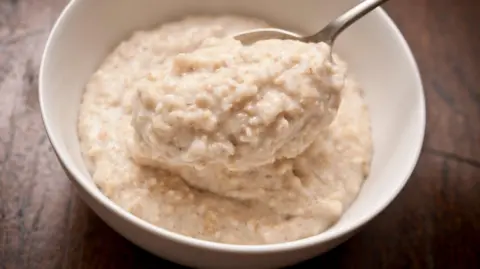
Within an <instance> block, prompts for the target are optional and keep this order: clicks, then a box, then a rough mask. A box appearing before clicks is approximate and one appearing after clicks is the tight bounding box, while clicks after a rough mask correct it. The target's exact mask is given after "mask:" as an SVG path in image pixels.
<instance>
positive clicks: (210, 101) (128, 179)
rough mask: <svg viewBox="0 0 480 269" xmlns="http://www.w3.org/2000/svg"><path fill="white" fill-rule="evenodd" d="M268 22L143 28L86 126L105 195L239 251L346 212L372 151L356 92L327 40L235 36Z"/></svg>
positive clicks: (94, 100)
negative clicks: (250, 41) (243, 40)
mask: <svg viewBox="0 0 480 269" xmlns="http://www.w3.org/2000/svg"><path fill="white" fill-rule="evenodd" d="M266 26H268V25H267V24H266V23H264V22H261V21H258V20H255V19H250V18H243V17H235V16H222V17H191V18H187V19H184V20H182V21H178V22H173V23H168V24H165V25H163V26H161V27H159V28H157V29H154V30H150V31H139V32H136V33H135V34H134V35H133V37H132V38H130V39H129V40H127V41H125V42H123V43H122V44H121V45H120V46H119V47H117V48H116V49H115V50H114V51H113V52H112V53H111V54H110V55H109V56H108V57H107V59H106V60H105V62H104V63H103V64H102V66H101V67H100V68H99V70H98V71H97V72H96V73H95V74H94V75H93V76H92V78H91V80H90V81H89V83H88V84H87V87H86V90H85V94H84V98H83V101H82V104H81V109H80V115H79V123H78V132H79V137H80V143H81V148H82V151H83V154H84V157H85V160H86V163H87V165H88V168H89V170H90V171H91V173H92V177H93V180H94V181H95V183H96V184H97V185H98V186H99V188H100V189H101V190H102V192H103V193H105V195H106V196H108V197H109V198H110V199H112V200H113V201H114V202H115V203H117V204H119V205H120V206H121V207H123V208H125V209H126V210H128V211H130V212H131V213H133V214H135V215H136V216H138V217H140V218H142V219H144V220H146V221H148V222H151V223H153V224H155V225H158V226H160V227H163V228H166V229H169V230H172V231H175V232H178V233H182V234H184V235H187V236H192V237H196V238H200V239H205V240H211V241H217V242H224V243H232V244H268V243H279V242H285V241H291V240H296V239H299V238H304V237H308V236H312V235H315V234H318V233H320V232H322V231H324V230H325V229H327V228H328V227H329V226H331V225H332V224H333V223H335V221H337V220H338V219H339V218H340V216H341V214H342V213H343V212H344V211H345V209H346V208H347V207H348V206H349V204H350V203H351V202H352V201H353V199H354V198H355V197H356V195H357V193H358V192H359V190H360V187H361V185H362V183H363V180H364V179H365V177H366V176H367V175H368V172H369V166H370V161H371V155H372V144H371V134H370V121H369V115H368V111H367V108H366V106H365V104H364V100H363V97H362V94H361V90H360V89H359V87H358V86H357V84H356V83H355V82H354V81H353V80H352V79H351V78H349V77H348V76H347V77H346V78H345V74H346V66H345V64H344V63H343V62H341V61H340V60H339V59H337V58H336V56H334V58H335V59H336V60H335V64H332V63H330V61H329V60H330V58H329V57H327V56H328V54H329V48H328V47H327V46H326V45H322V44H304V43H300V42H293V41H279V40H271V41H263V42H259V43H257V44H254V45H253V46H252V47H243V46H241V45H240V44H239V43H237V42H235V41H234V40H232V39H229V38H227V37H228V36H230V35H233V34H235V33H237V32H239V31H244V30H249V29H253V28H261V27H266ZM212 37H213V39H212ZM204 40H207V41H204ZM209 89H210V90H209ZM339 100H341V102H340V101H339ZM338 104H340V105H339V106H338ZM337 109H338V111H337ZM332 120H333V122H332V123H331V124H330V125H328V124H329V123H330V122H331V121H332Z"/></svg>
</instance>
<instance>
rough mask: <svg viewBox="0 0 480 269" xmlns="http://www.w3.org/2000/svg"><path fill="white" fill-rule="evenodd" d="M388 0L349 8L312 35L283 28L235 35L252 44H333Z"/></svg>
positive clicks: (250, 31)
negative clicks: (271, 42)
mask: <svg viewBox="0 0 480 269" xmlns="http://www.w3.org/2000/svg"><path fill="white" fill-rule="evenodd" d="M387 1H388V0H365V1H363V2H362V3H360V4H358V5H357V6H355V7H353V8H352V9H350V10H348V11H347V12H345V13H344V14H342V15H341V16H339V17H338V18H336V19H335V20H333V21H332V22H330V23H329V24H327V26H325V27H324V28H323V29H322V30H320V31H319V32H317V33H316V34H314V35H311V36H301V35H298V34H296V33H292V32H289V31H286V30H283V29H277V28H262V29H254V30H249V31H245V32H241V33H239V34H237V35H235V36H234V38H235V39H237V40H238V41H240V42H242V43H243V44H252V43H255V42H257V41H260V40H266V39H284V40H285V39H289V40H297V41H302V42H307V43H308V42H312V43H320V42H323V43H326V44H327V45H329V46H332V45H333V43H334V41H335V39H336V38H337V36H338V35H339V34H340V33H341V32H342V31H343V30H345V29H346V28H348V27H349V26H350V25H352V24H353V23H354V22H356V21H357V20H358V19H360V18H362V17H363V16H365V15H366V14H368V13H369V12H370V11H372V10H374V9H375V8H377V7H378V6H380V5H381V4H383V3H385V2H387Z"/></svg>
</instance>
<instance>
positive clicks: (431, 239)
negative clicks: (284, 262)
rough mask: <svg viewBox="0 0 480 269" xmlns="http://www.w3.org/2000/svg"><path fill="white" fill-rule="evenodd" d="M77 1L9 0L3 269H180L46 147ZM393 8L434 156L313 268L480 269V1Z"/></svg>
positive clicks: (2, 107)
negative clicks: (114, 225) (81, 191)
mask: <svg viewBox="0 0 480 269" xmlns="http://www.w3.org/2000/svg"><path fill="white" fill-rule="evenodd" d="M65 3H66V0H0V269H3V268H5V269H6V268H8V269H14V268H15V269H17V268H18V269H23V268H34V269H36V268H38V269H50V268H52V269H53V268H85V269H95V268H99V269H100V268H101V269H108V268H112V269H124V268H142V269H147V268H161V266H167V265H169V266H171V267H172V268H178V267H176V266H174V265H172V264H169V263H167V262H165V261H162V260H161V259H159V258H156V257H154V256H152V255H150V254H148V253H146V252H145V251H143V250H141V249H139V248H137V247H135V246H134V245H132V244H131V243H129V242H127V241H126V240H125V239H123V238H122V237H121V236H119V235H118V234H116V233H115V232H113V231H112V230H111V229H110V228H109V227H107V226H106V225H105V224H104V223H103V222H102V221H101V220H100V219H99V218H98V217H97V216H95V215H94V214H93V213H92V211H90V210H89V209H88V208H87V207H86V206H85V205H84V203H83V202H82V201H80V200H79V198H78V196H77V195H76V194H75V192H74V191H73V190H72V187H71V184H70V182H69V181H68V180H67V178H66V176H65V174H64V173H63V172H62V170H61V168H60V166H59V164H58V162H57V160H56V159H55V156H54V153H53V152H52V149H51V146H50V143H49V142H48V139H47V138H46V135H45V132H44V130H43V125H42V121H41V118H40V112H39V105H38V93H37V82H38V74H37V71H38V67H39V62H40V55H41V52H42V49H43V46H44V43H45V40H46V36H47V33H48V31H49V29H50V27H51V26H52V24H53V22H54V20H55V18H56V17H57V16H58V14H59V12H60V11H61V9H62V8H63V7H64V5H65ZM386 9H387V11H388V12H389V14H390V15H391V16H392V17H393V19H394V20H395V21H396V23H397V24H398V25H399V27H400V29H401V30H402V31H403V33H404V34H405V36H406V39H407V41H408V42H409V44H410V45H411V47H412V49H413V52H414V54H415V56H416V59H417V61H418V64H419V66H420V70H421V72H422V76H423V82H424V85H425V90H426V97H427V102H428V105H427V106H428V127H427V134H426V140H425V146H424V150H423V154H422V156H421V158H420V162H419V164H418V166H417V168H416V170H415V172H414V175H413V176H412V178H411V180H410V181H409V183H408V185H407V186H406V188H405V189H404V190H403V192H402V193H401V194H400V196H399V197H398V198H397V199H396V200H395V201H394V202H393V203H392V204H391V205H390V206H389V207H388V208H387V210H385V211H384V212H383V213H382V214H380V215H379V216H378V217H377V218H376V219H375V220H374V221H372V222H371V223H370V224H368V225H367V226H366V227H365V228H364V229H363V230H362V231H361V232H360V233H359V234H358V235H356V236H355V237H353V238H352V239H351V240H350V241H348V242H347V243H345V244H343V245H341V246H340V247H338V248H336V249H335V250H333V251H331V252H329V253H327V254H325V255H323V256H321V257H319V258H317V259H315V260H314V261H312V262H308V263H307V264H310V263H313V262H318V263H320V264H321V265H323V266H325V267H324V268H385V269H396V268H422V269H423V268H427V269H429V268H445V269H450V268H480V184H479V183H480V125H478V124H479V123H480V86H479V85H480V56H479V55H480V28H478V27H479V25H480V1H478V0H455V1H454V0H394V1H391V2H390V3H389V4H387V6H386ZM476 76H477V78H475V77H476ZM329 266H330V267H329ZM317 268H318V267H317Z"/></svg>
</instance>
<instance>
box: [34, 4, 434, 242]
mask: <svg viewBox="0 0 480 269" xmlns="http://www.w3.org/2000/svg"><path fill="white" fill-rule="evenodd" d="M356 3H358V2H357V1H356V0H341V1H340V0H336V1H331V0H301V1H298V0H276V1H271V0H242V1H229V0H202V1H193V0H162V1H159V0H136V1H131V0H103V1H97V0H76V1H74V2H73V3H71V4H70V6H69V7H68V8H67V10H66V11H65V12H64V14H63V15H62V17H61V18H60V20H59V22H58V23H57V26H56V27H55V28H54V30H53V32H52V35H51V37H50V40H49V42H48V44H47V48H46V51H45V55H44V62H43V65H42V70H41V77H40V100H41V106H42V112H43V116H44V120H45V125H46V127H47V130H48V132H49V135H50V138H51V140H52V143H53V145H54V147H55V149H56V151H57V153H58V155H59V157H60V158H61V159H62V161H63V162H64V163H65V165H66V167H67V168H68V169H69V170H70V172H71V173H72V174H73V175H74V176H75V177H76V179H77V180H78V181H79V183H80V185H82V186H83V187H84V188H86V189H87V190H88V192H89V193H91V194H92V195H94V196H100V195H101V193H100V192H99V190H98V189H97V188H96V187H95V185H94V183H93V182H92V181H91V178H90V175H89V173H88V172H87V170H86V168H85V165H84V163H83V161H82V157H81V154H80V150H79V143H78V137H77V131H76V121H77V113H78V108H79V103H80V100H81V96H82V91H83V88H84V85H85V83H86V82H87V80H88V79H89V77H90V75H91V74H92V73H93V72H94V71H95V69H96V68H97V67H98V65H99V64H100V63H101V61H102V60H103V58H104V57H105V56H106V54H107V53H108V52H110V51H111V50H112V49H113V48H114V47H115V46H116V45H117V44H118V42H120V41H121V40H122V39H125V38H127V37H128V36H129V34H130V33H131V32H132V31H133V30H135V29H145V28H149V27H152V26H154V25H156V24H158V23H161V22H165V21H168V20H172V19H175V18H180V17H181V16H183V15H187V14H195V13H197V14H198V13H206V14H220V13H234V14H243V15H251V16H255V17H258V18H262V19H265V20H267V21H270V22H272V23H273V24H275V25H276V26H279V27H283V28H286V29H289V30H293V31H299V32H303V33H313V32H315V31H316V30H318V29H320V28H321V27H322V26H323V25H325V24H326V23H327V22H328V21H329V20H330V19H332V18H334V17H335V16H336V15H338V14H340V13H341V12H343V11H345V10H346V9H348V8H349V7H352V6H353V5H355V4H356ZM335 50H336V51H337V52H338V53H339V54H340V56H342V58H343V59H345V60H346V61H347V63H349V66H350V71H351V72H352V74H354V75H355V76H356V77H357V79H358V80H359V81H360V83H361V85H362V86H363V88H364V90H365V93H366V100H367V103H368V105H369V107H370V112H371V118H372V128H373V141H374V149H375V154H374V159H373V164H372V170H371V174H370V176H369V178H368V179H367V181H366V182H365V184H364V186H363V188H362V190H361V192H360V194H359V196H358V198H357V199H356V201H355V202H354V203H353V204H352V206H351V207H350V208H349V209H348V211H347V212H346V213H345V214H344V216H343V217H342V218H341V220H340V221H339V222H338V223H337V224H335V226H333V227H332V228H331V229H329V230H328V231H326V232H325V233H323V234H321V235H319V236H318V238H319V239H320V238H326V237H328V236H334V235H335V234H339V233H343V232H345V231H347V230H350V229H351V228H352V227H354V226H357V225H359V224H361V223H363V222H365V221H367V220H368V219H369V218H371V217H372V216H374V215H375V214H376V213H378V212H379V211H380V210H381V209H383V208H384V207H385V206H386V205H387V204H388V203H389V202H390V201H391V199H393V197H395V196H396V194H397V192H398V191H399V190H400V189H401V188H402V187H403V185H404V183H405V182H406V180H407V178H408V177H409V175H410V173H411V170H412V169H413V167H414V165H415V163H416V161H417V158H418V154H419V151H420V148H421V144H422V141H423V133H424V125H425V115H424V113H425V108H424V97H423V91H422V86H421V82H420V78H419V75H418V71H417V68H416V65H415V62H414V60H413V58H412V56H411V54H410V51H409V49H408V46H407V45H406V43H405V41H404V40H403V38H402V36H401V34H400V33H399V32H398V30H397V29H396V27H395V26H394V25H393V23H392V22H391V21H390V20H389V18H388V17H387V16H386V15H385V13H384V12H383V11H381V10H376V11H374V12H373V13H371V14H369V15H367V16H366V17H365V18H363V19H362V20H360V21H359V22H358V23H357V24H355V25H353V26H352V27H351V28H349V29H348V30H347V31H346V32H344V33H343V34H342V35H341V36H340V38H339V39H338V42H337V43H336V44H335ZM105 201H106V205H107V206H108V207H115V205H113V203H111V202H109V201H107V200H105Z"/></svg>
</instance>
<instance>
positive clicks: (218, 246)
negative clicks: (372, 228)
mask: <svg viewBox="0 0 480 269" xmlns="http://www.w3.org/2000/svg"><path fill="white" fill-rule="evenodd" d="M79 2H81V1H79V0H71V1H70V2H69V3H68V4H67V5H66V6H65V8H64V9H63V10H62V12H61V14H60V16H59V17H58V18H57V20H56V22H55V24H54V26H53V27H52V30H51V31H50V33H49V35H48V39H47V42H46V45H45V48H44V51H43V54H42V58H41V64H40V71H39V87H38V91H39V92H38V93H39V104H40V112H41V117H42V121H43V123H44V127H45V130H46V134H47V137H48V139H49V140H50V143H51V144H52V148H53V150H54V151H55V153H56V155H57V158H58V160H59V162H60V163H61V164H62V166H63V167H64V169H66V170H67V171H65V172H66V173H70V174H71V175H72V176H71V177H69V178H70V179H72V180H75V181H76V183H78V185H79V186H80V187H81V188H83V189H84V190H85V192H86V193H87V194H88V195H89V196H91V198H92V199H94V200H96V202H97V203H98V204H101V205H102V206H104V207H105V208H106V209H107V210H109V211H110V212H111V213H113V214H114V215H116V216H117V217H119V218H123V219H124V220H126V221H127V222H129V223H130V224H132V225H135V226H137V227H139V228H141V229H143V230H145V231H147V232H149V233H151V234H155V235H156V236H160V237H162V238H165V239H168V240H171V241H173V242H175V243H178V244H184V245H188V246H190V247H194V248H202V249H207V250H212V251H217V252H231V253H244V254H248V253H257V254H258V253H273V252H282V251H291V250H296V249H303V248H307V247H311V246H314V245H318V244H321V243H324V242H328V241H332V240H335V239H337V238H339V237H341V236H343V235H345V234H349V233H350V232H353V231H355V230H357V229H358V228H360V227H361V226H363V225H364V224H366V223H367V222H369V221H370V220H371V219H373V218H374V217H376V216H377V215H378V214H379V213H380V212H381V211H383V210H384V209H385V208H386V207H387V206H388V205H389V204H390V203H391V202H392V201H393V200H394V199H395V198H396V197H397V196H398V194H399V193H400V191H401V190H402V189H403V187H404V186H405V184H406V183H407V181H408V180H409V178H410V176H411V174H412V173H413V170H414V169H415V167H416V165H417V163H418V160H419V157H420V153H421V150H422V147H423V143H424V139H425V128H426V101H425V93H424V88H423V84H422V79H421V75H420V71H419V69H418V66H417V63H416V61H415V58H414V55H413V53H412V51H411V49H410V47H409V45H408V43H407V41H406V40H405V37H404V36H403V34H402V33H401V32H400V30H399V29H398V27H397V26H396V24H395V23H394V22H393V20H392V19H391V18H390V16H388V14H387V13H386V12H385V11H384V10H383V9H382V8H377V9H376V10H374V11H373V12H372V13H377V16H379V17H380V19H381V20H382V21H384V23H385V24H386V25H387V26H388V28H389V30H390V31H391V32H392V33H393V35H394V36H395V37H396V38H398V41H399V43H400V44H399V45H400V46H401V49H402V50H403V51H404V52H405V53H406V55H407V61H408V63H409V66H410V70H412V71H413V73H414V80H415V81H414V84H415V87H416V88H417V89H418V90H417V95H418V96H417V97H416V99H417V100H419V102H420V110H419V112H418V113H419V115H418V122H419V125H420V126H418V127H419V128H421V129H420V130H419V131H420V137H418V138H417V141H416V144H415V145H414V146H413V147H412V148H413V149H412V151H413V154H412V158H410V159H408V160H407V161H406V162H408V163H407V167H408V168H407V169H406V170H405V171H404V176H403V180H402V181H400V183H399V184H398V186H397V187H396V190H394V193H393V195H392V196H390V197H389V198H387V199H386V200H385V201H384V203H382V204H379V205H377V206H376V208H374V209H373V210H372V211H371V213H370V214H365V215H363V216H362V217H359V218H357V219H355V220H353V221H351V223H349V224H348V225H345V226H344V227H342V228H339V229H337V230H335V232H331V233H327V231H328V229H327V230H326V231H325V232H322V233H320V234H317V235H314V236H310V237H307V238H303V239H299V240H296V241H291V242H284V243H276V244H267V245H235V244H226V243H218V242H212V241H206V240H202V239H197V238H193V237H189V236H186V235H182V234H179V233H176V232H173V231H169V230H167V229H164V228H162V227H158V226H155V225H154V224H151V223H149V222H147V221H145V220H143V219H141V218H139V217H137V216H135V215H133V214H131V213H129V212H127V211H126V210H124V209H123V208H121V207H120V206H119V205H117V204H115V203H114V202H113V201H112V200H110V199H109V198H108V197H107V196H105V195H104V194H103V193H101V192H100V191H99V190H98V189H95V187H94V186H92V185H91V184H87V181H89V180H90V179H88V178H86V177H84V176H83V175H82V173H81V172H80V171H79V169H77V168H76V167H75V165H73V164H72V163H71V162H67V161H66V160H67V158H66V156H67V155H68V153H67V152H65V151H62V150H59V149H61V148H62V147H61V146H60V144H61V140H60V138H59V136H58V135H56V134H55V133H54V132H53V131H52V128H51V127H50V120H49V119H48V117H47V116H46V110H47V108H46V106H45V102H44V95H45V94H44V93H45V92H46V91H47V90H46V88H47V87H46V85H45V80H44V72H45V71H44V70H45V68H46V67H45V62H46V59H47V58H48V57H49V54H50V53H51V52H50V50H51V46H52V43H53V42H54V40H55V39H56V36H57V35H58V28H59V27H60V25H62V24H63V23H64V21H65V20H66V18H67V17H68V16H70V14H71V13H72V12H74V10H75V7H76V6H77V5H78V3H79Z"/></svg>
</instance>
